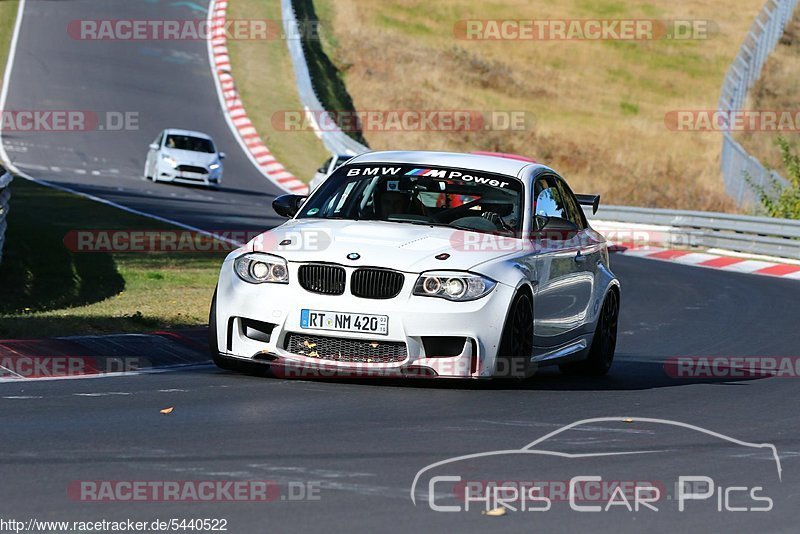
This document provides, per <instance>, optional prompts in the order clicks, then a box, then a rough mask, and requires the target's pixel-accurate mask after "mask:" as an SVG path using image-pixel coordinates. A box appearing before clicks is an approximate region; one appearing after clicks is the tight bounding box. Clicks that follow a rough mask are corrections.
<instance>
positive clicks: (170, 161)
mask: <svg viewBox="0 0 800 534" xmlns="http://www.w3.org/2000/svg"><path fill="white" fill-rule="evenodd" d="M161 159H163V160H164V161H166V162H167V165H169V166H170V167H172V168H173V169H174V168H175V167H177V166H178V160H176V159H175V158H173V157H172V156H165V155H162V156H161Z"/></svg>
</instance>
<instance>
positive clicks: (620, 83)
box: [315, 0, 763, 211]
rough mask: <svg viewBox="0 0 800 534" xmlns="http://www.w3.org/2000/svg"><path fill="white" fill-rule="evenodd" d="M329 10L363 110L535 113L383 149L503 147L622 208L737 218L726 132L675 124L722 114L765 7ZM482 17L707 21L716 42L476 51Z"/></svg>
mask: <svg viewBox="0 0 800 534" xmlns="http://www.w3.org/2000/svg"><path fill="white" fill-rule="evenodd" d="M553 4H554V3H553V2H551V1H547V0H503V1H495V0H489V1H481V2H478V1H474V0H439V1H437V2H428V1H424V0H385V1H382V2H373V1H369V0H336V1H335V2H334V1H333V0H316V1H315V5H316V6H317V11H318V14H319V15H320V18H321V19H322V22H323V28H324V29H325V30H326V31H325V32H323V37H325V45H326V47H327V51H328V53H329V54H330V55H331V57H332V58H333V60H334V62H335V63H336V64H337V65H338V66H339V67H340V68H341V69H342V70H343V71H344V72H345V80H346V82H347V85H348V90H349V91H350V93H351V95H352V97H353V101H354V102H355V104H356V107H357V108H358V109H365V110H366V109H368V110H376V109H384V110H390V109H472V110H523V111H526V112H528V113H531V114H533V115H534V116H535V118H536V121H535V128H533V129H532V130H529V131H525V132H519V131H516V132H515V131H493V132H471V133H469V132H467V133H464V132H461V133H444V132H441V133H429V132H404V133H388V132H381V133H379V132H365V137H366V138H367V140H368V141H369V143H370V145H371V146H372V147H373V148H375V149H395V148H426V149H447V150H460V151H466V150H476V149H486V150H500V151H508V152H515V153H520V154H526V155H530V156H532V157H534V158H536V159H538V160H540V161H542V162H544V163H547V164H550V165H552V166H553V167H554V168H556V169H558V170H559V171H561V172H562V173H564V175H565V176H566V177H567V178H568V179H569V181H570V182H571V183H572V184H573V186H574V188H575V189H576V190H579V191H582V192H587V193H588V192H592V193H594V192H598V193H601V194H603V196H604V201H605V202H608V203H615V204H636V205H646V206H662V207H681V208H693V209H708V210H726V211H728V210H732V209H733V206H732V203H731V202H730V200H729V199H728V198H727V197H726V196H725V194H724V192H723V189H722V183H721V178H720V174H719V151H720V146H721V139H720V136H719V135H718V134H715V133H690V132H672V131H669V130H668V129H667V128H666V127H665V125H664V115H665V114H666V113H667V112H668V111H671V110H678V109H715V108H716V103H717V99H718V96H719V89H720V86H721V83H722V79H723V76H724V74H725V71H726V69H727V67H728V65H729V64H730V62H731V61H732V60H733V57H734V56H735V54H736V51H737V50H738V48H739V45H740V44H741V42H742V40H743V39H744V36H745V35H746V33H747V30H748V28H749V26H750V24H751V23H752V20H753V18H754V17H755V15H756V13H757V12H758V10H759V9H760V8H761V6H762V5H763V0H739V1H738V2H737V4H736V8H735V9H732V8H731V5H730V3H729V2H727V1H723V0H704V1H699V0H690V1H686V2H680V3H676V2H673V1H671V0H651V1H649V2H648V3H646V4H645V3H642V4H638V5H632V4H633V3H625V2H622V1H606V0H565V1H563V2H560V3H559V4H558V5H553ZM471 18H481V19H487V18H495V19H496V18H501V19H502V18H510V19H521V18H528V19H531V18H536V19H543V18H550V19H558V18H572V19H578V18H583V19H587V18H601V19H603V18H606V19H607V18H658V19H704V20H711V21H713V24H714V26H715V27H716V28H717V29H718V31H717V32H715V34H714V35H712V36H711V37H710V38H709V39H705V40H695V41H683V42H679V41H668V40H659V41H649V42H557V41H550V42H533V41H515V42H512V41H464V40H457V39H455V38H454V37H453V25H454V23H455V22H456V21H458V20H463V19H471Z"/></svg>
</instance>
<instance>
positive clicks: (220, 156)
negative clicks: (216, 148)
mask: <svg viewBox="0 0 800 534" xmlns="http://www.w3.org/2000/svg"><path fill="white" fill-rule="evenodd" d="M227 157H228V155H227V154H226V153H225V152H220V153H219V159H225V158H227Z"/></svg>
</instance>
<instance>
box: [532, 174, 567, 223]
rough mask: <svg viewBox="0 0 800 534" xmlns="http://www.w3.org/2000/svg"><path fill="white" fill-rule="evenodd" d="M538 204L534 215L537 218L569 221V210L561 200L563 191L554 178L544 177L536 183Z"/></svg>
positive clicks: (535, 205)
mask: <svg viewBox="0 0 800 534" xmlns="http://www.w3.org/2000/svg"><path fill="white" fill-rule="evenodd" d="M534 191H535V192H536V203H535V204H534V210H535V211H534V213H535V215H536V216H537V217H560V218H562V219H567V218H568V215H567V209H566V206H565V204H564V201H563V199H562V198H561V191H560V190H559V189H558V185H557V183H556V181H555V180H554V179H553V178H552V177H549V176H548V177H543V178H540V179H538V180H537V181H536V187H535V189H534Z"/></svg>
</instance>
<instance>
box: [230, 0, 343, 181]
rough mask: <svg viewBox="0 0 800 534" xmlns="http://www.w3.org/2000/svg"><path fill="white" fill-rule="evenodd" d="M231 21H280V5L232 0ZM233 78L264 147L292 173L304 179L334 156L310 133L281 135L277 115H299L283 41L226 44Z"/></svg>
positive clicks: (293, 83) (260, 1)
mask: <svg viewBox="0 0 800 534" xmlns="http://www.w3.org/2000/svg"><path fill="white" fill-rule="evenodd" d="M228 18H229V20H256V19H259V20H272V21H278V22H280V21H281V19H282V18H283V17H282V16H281V8H280V2H278V1H277V0H272V1H269V2H266V1H264V0H232V1H231V2H230V4H229V6H228ZM228 50H229V52H230V56H231V65H232V73H233V77H234V79H235V80H236V87H237V88H238V90H239V94H240V96H241V98H242V102H244V107H245V109H246V110H247V115H248V117H249V118H250V120H251V121H252V122H253V125H254V126H255V128H256V130H257V131H258V133H259V134H260V135H261V138H262V139H263V141H264V143H265V144H266V145H267V146H268V147H269V149H270V150H271V151H272V153H273V154H274V155H275V157H276V158H277V159H278V161H280V162H281V163H283V164H284V165H285V166H286V168H287V169H289V171H291V172H292V173H293V174H294V175H295V176H297V177H298V178H300V179H301V180H303V181H308V180H310V179H311V177H313V176H314V171H315V170H316V169H317V168H318V167H319V166H320V164H321V163H322V162H323V161H325V159H326V158H328V157H329V156H330V155H329V154H328V152H327V151H326V150H325V148H324V146H323V145H322V142H321V141H320V140H319V139H318V138H317V136H316V135H315V134H314V133H313V132H312V131H300V132H298V131H281V129H280V128H275V127H274V126H273V122H272V120H273V116H276V115H275V114H276V113H277V114H279V115H277V116H278V117H280V116H281V115H280V114H281V113H283V112H286V111H289V112H296V111H301V110H302V109H303V106H302V105H301V104H300V99H299V97H298V95H297V88H296V85H295V77H294V70H293V68H292V62H291V58H290V57H289V50H288V48H287V47H286V41H285V40H283V39H269V40H263V39H262V40H257V39H250V40H247V39H246V40H235V39H230V40H228Z"/></svg>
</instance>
